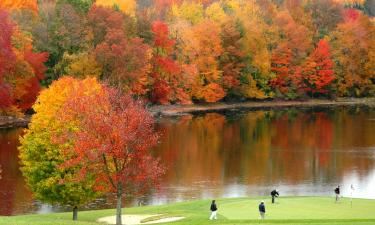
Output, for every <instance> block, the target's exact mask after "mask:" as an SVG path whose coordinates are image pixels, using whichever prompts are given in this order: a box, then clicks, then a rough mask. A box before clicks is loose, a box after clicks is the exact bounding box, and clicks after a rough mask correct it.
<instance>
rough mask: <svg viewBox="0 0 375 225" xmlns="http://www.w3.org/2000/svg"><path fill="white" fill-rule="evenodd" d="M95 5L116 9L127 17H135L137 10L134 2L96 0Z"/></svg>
mask: <svg viewBox="0 0 375 225" xmlns="http://www.w3.org/2000/svg"><path fill="white" fill-rule="evenodd" d="M95 4H96V5H101V6H106V7H113V6H115V7H118V8H119V9H120V10H121V11H122V12H123V13H125V14H127V15H129V16H135V12H136V9H137V3H136V1H135V0H96V2H95Z"/></svg>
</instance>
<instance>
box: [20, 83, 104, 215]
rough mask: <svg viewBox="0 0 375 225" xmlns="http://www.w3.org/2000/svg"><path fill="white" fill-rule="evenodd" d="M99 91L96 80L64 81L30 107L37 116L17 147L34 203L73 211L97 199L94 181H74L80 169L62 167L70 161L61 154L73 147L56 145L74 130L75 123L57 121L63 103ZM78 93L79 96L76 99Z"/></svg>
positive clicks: (43, 92) (45, 92)
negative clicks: (64, 135)
mask: <svg viewBox="0 0 375 225" xmlns="http://www.w3.org/2000/svg"><path fill="white" fill-rule="evenodd" d="M101 89H102V86H101V85H100V84H99V83H98V82H97V81H96V80H95V79H86V80H83V81H79V80H75V79H73V78H70V77H64V78H62V79H60V80H58V81H56V82H54V83H52V85H51V86H50V87H49V88H48V89H46V90H44V91H42V93H41V94H40V95H39V97H38V100H37V103H36V104H35V105H34V107H33V109H34V111H35V112H36V113H35V114H34V115H33V117H32V119H31V123H30V125H29V128H28V129H27V130H26V133H25V135H24V136H23V137H22V138H21V146H20V147H19V151H20V159H21V164H22V167H21V170H22V173H23V175H24V176H25V178H26V183H27V184H28V186H29V187H30V189H31V190H32V191H33V193H34V196H35V198H36V199H38V200H41V201H43V202H48V203H51V204H54V203H56V202H58V203H60V204H62V205H68V206H71V207H72V208H73V209H74V208H75V207H77V206H80V205H82V204H84V203H87V202H88V201H90V200H93V199H94V198H96V197H98V193H97V192H96V191H94V189H93V185H94V182H95V180H94V179H85V180H77V171H78V170H79V169H81V167H75V168H69V169H67V168H63V167H62V165H63V163H64V162H65V161H67V160H69V159H70V158H71V157H72V156H71V155H66V154H64V149H65V148H66V147H67V146H71V145H72V144H71V142H66V143H64V144H59V143H58V142H57V141H56V138H57V137H59V136H60V135H61V134H64V133H67V132H68V131H69V130H72V129H73V130H74V129H77V124H76V122H75V121H63V120H61V118H60V117H61V110H62V109H63V106H64V105H65V104H66V102H67V101H68V100H69V99H71V98H75V97H77V98H81V97H83V96H82V95H94V94H96V93H98V92H99V91H100V90H101ZM78 90H79V91H81V92H80V93H79V94H81V95H78ZM46 127H48V129H46ZM75 213H76V211H75Z"/></svg>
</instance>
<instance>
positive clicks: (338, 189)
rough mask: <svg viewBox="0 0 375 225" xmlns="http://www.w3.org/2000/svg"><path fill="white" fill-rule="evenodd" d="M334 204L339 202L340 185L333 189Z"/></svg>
mask: <svg viewBox="0 0 375 225" xmlns="http://www.w3.org/2000/svg"><path fill="white" fill-rule="evenodd" d="M335 194H336V202H338V201H339V200H340V185H339V186H337V188H335Z"/></svg>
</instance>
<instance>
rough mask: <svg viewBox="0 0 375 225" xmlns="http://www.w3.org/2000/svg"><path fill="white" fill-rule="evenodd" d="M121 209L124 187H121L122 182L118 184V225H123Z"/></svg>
mask: <svg viewBox="0 0 375 225" xmlns="http://www.w3.org/2000/svg"><path fill="white" fill-rule="evenodd" d="M121 207H122V186H121V182H119V183H118V184H117V206H116V225H122V221H121Z"/></svg>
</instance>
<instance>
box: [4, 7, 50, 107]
mask: <svg viewBox="0 0 375 225" xmlns="http://www.w3.org/2000/svg"><path fill="white" fill-rule="evenodd" d="M0 18H1V21H0V28H2V30H3V31H4V32H2V33H1V34H0V47H1V50H0V93H1V96H2V98H1V100H0V106H1V108H0V109H1V111H3V112H4V111H5V112H6V111H13V112H16V111H17V109H20V110H22V111H26V110H27V109H29V108H30V107H31V105H32V104H33V103H34V102H35V100H36V96H37V95H38V93H39V90H40V85H39V81H40V80H42V79H44V73H45V71H46V67H45V65H44V62H46V60H47V58H48V54H47V53H36V52H34V50H33V47H32V40H31V38H30V37H29V36H28V35H26V34H24V33H22V31H20V30H19V29H18V27H17V26H15V25H14V24H13V23H11V22H10V20H9V18H8V15H7V13H5V12H3V11H0ZM12 107H13V109H11V108H12Z"/></svg>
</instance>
